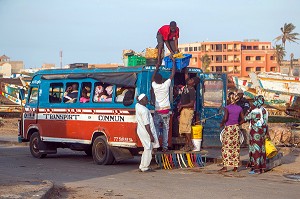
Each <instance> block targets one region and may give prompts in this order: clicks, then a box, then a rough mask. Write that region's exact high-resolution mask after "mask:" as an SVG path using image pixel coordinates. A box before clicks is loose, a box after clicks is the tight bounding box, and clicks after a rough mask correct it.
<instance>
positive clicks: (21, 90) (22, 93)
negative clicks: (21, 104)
mask: <svg viewBox="0 0 300 199" xmlns="http://www.w3.org/2000/svg"><path fill="white" fill-rule="evenodd" d="M24 98H25V90H24V89H23V88H21V89H20V90H19V99H20V100H24Z"/></svg>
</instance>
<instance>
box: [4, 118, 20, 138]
mask: <svg viewBox="0 0 300 199" xmlns="http://www.w3.org/2000/svg"><path fill="white" fill-rule="evenodd" d="M18 119H19V118H0V136H9V137H12V136H15V137H17V136H18Z"/></svg>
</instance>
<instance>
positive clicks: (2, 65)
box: [0, 55, 24, 77]
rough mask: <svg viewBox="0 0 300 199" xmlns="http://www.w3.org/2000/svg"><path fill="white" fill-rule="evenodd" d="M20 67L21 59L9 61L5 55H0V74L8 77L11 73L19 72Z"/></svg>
mask: <svg viewBox="0 0 300 199" xmlns="http://www.w3.org/2000/svg"><path fill="white" fill-rule="evenodd" d="M22 69H24V63H23V61H11V60H10V58H9V57H8V56H6V55H2V56H0V75H2V76H8V77H9V76H10V75H11V74H15V73H20V71H21V70H22ZM8 74H10V75H8Z"/></svg>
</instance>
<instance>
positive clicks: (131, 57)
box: [123, 50, 146, 66]
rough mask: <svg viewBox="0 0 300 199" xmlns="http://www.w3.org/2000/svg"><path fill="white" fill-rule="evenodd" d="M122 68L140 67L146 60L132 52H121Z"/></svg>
mask: <svg viewBox="0 0 300 199" xmlns="http://www.w3.org/2000/svg"><path fill="white" fill-rule="evenodd" d="M123 62H124V66H141V65H145V64H146V58H145V57H144V56H142V55H141V54H139V53H136V52H134V51H133V50H123Z"/></svg>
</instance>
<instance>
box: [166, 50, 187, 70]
mask: <svg viewBox="0 0 300 199" xmlns="http://www.w3.org/2000/svg"><path fill="white" fill-rule="evenodd" d="M191 57H192V55H191V54H182V53H177V54H174V55H173V58H174V59H175V64H176V69H178V70H181V69H183V68H185V67H187V66H188V65H189V64H190V59H191ZM164 61H165V66H166V68H172V67H173V61H172V59H171V58H170V56H167V57H165V58H164Z"/></svg>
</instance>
